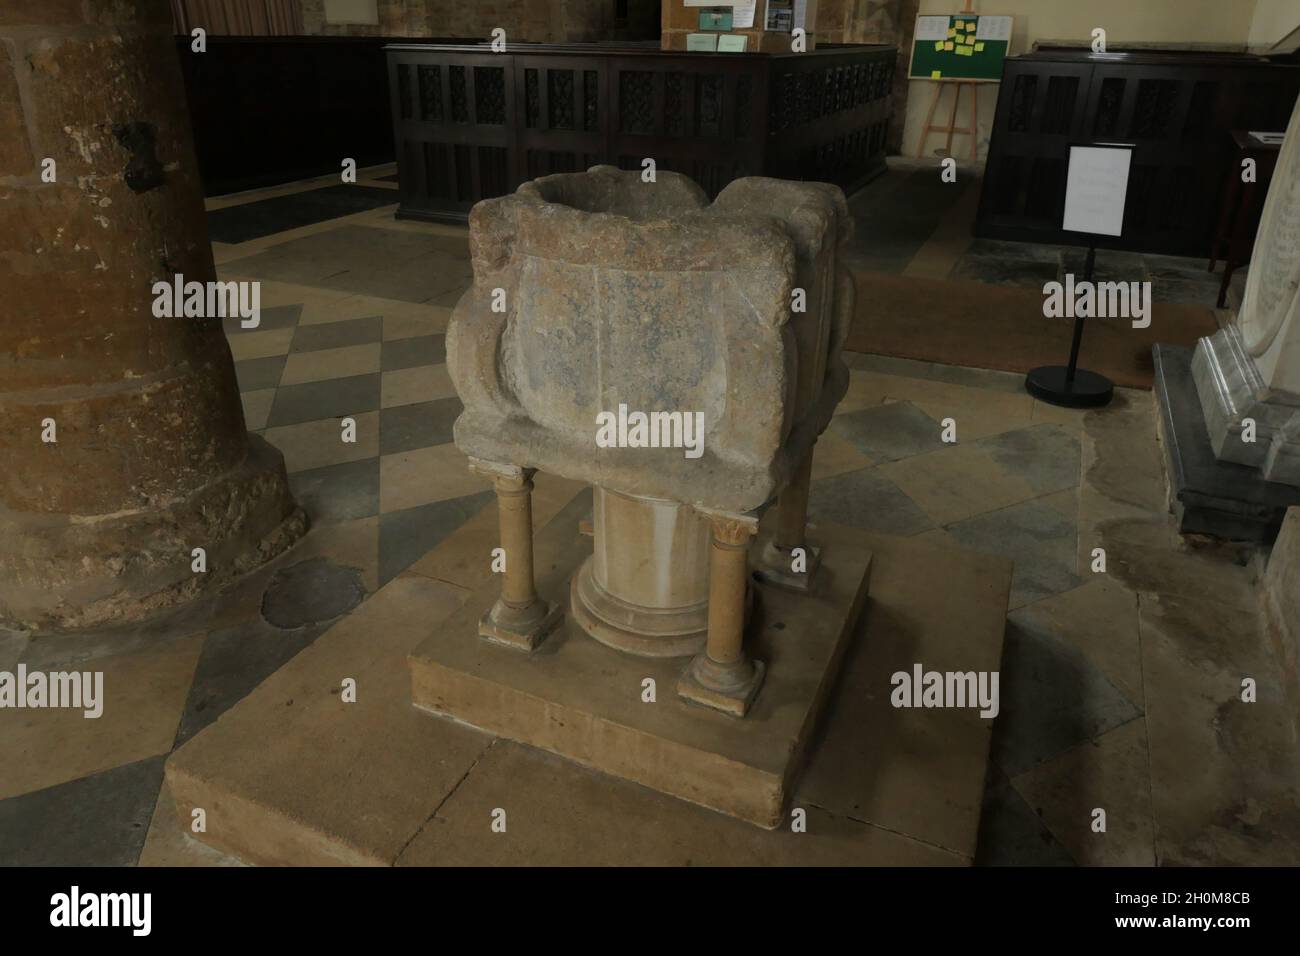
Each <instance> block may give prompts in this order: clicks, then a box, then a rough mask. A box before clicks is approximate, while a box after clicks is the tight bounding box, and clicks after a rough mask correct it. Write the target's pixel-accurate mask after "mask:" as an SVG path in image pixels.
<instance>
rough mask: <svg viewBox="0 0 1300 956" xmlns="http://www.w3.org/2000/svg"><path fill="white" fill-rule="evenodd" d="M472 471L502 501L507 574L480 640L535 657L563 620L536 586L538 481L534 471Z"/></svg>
mask: <svg viewBox="0 0 1300 956" xmlns="http://www.w3.org/2000/svg"><path fill="white" fill-rule="evenodd" d="M470 467H471V469H473V470H474V471H476V472H477V473H478V474H481V475H483V476H484V477H486V478H489V479H491V481H492V485H493V487H494V489H495V490H496V495H497V514H498V519H499V521H500V529H501V547H502V549H503V550H504V551H505V569H504V570H503V571H502V575H501V597H499V598H498V599H497V602H496V603H495V604H494V605H492V607H491V608H490V609H489V610H488V612H487V613H486V614H484V615H483V618H482V620H481V621H479V635H480V636H482V637H485V638H487V639H488V640H490V641H494V642H495V643H498V644H505V645H508V646H510V647H514V648H518V649H519V650H525V651H531V650H533V649H534V648H535V647H537V645H539V644H541V643H542V641H544V640H546V637H547V635H549V634H550V633H551V632H552V631H553V630H555V627H556V625H557V624H559V623H560V620H561V619H562V617H563V615H562V613H561V609H560V608H559V606H558V605H555V604H549V603H547V602H546V601H544V600H542V599H541V598H540V597H539V596H538V594H537V587H536V584H535V583H534V580H533V497H532V496H533V480H532V479H533V475H534V474H536V471H535V470H534V469H532V468H520V467H519V466H518V465H503V464H499V463H496V462H486V461H479V460H477V459H471V460H470Z"/></svg>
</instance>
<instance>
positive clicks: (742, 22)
mask: <svg viewBox="0 0 1300 956" xmlns="http://www.w3.org/2000/svg"><path fill="white" fill-rule="evenodd" d="M757 6H758V0H737V3H736V5H735V6H734V7H732V8H731V28H732V29H733V30H748V29H749V28H750V27H752V26H753V25H754V8H755V7H757Z"/></svg>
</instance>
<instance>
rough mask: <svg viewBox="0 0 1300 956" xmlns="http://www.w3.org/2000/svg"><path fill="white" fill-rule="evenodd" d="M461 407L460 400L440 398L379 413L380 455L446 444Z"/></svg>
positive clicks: (450, 437)
mask: <svg viewBox="0 0 1300 956" xmlns="http://www.w3.org/2000/svg"><path fill="white" fill-rule="evenodd" d="M463 409H464V406H463V405H462V404H461V403H460V399H459V398H440V399H438V400H437V401H432V402H419V403H417V404H415V405H398V406H397V407H395V408H385V409H384V410H383V411H381V412H380V413H379V454H381V455H395V454H397V453H398V452H403V451H413V450H414V449H416V448H428V447H429V446H430V445H445V444H446V443H447V442H449V441H451V439H452V426H453V425H454V424H455V423H456V419H457V418H458V417H459V416H460V413H461V411H462V410H463Z"/></svg>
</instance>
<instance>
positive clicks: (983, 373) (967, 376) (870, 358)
mask: <svg viewBox="0 0 1300 956" xmlns="http://www.w3.org/2000/svg"><path fill="white" fill-rule="evenodd" d="M844 362H845V364H847V365H848V367H849V368H851V369H855V370H858V371H865V372H879V373H881V374H882V375H898V376H902V377H903V378H922V379H926V380H928V381H932V382H948V383H950V384H952V385H967V386H969V387H971V388H982V389H986V390H988V391H994V392H1006V393H1007V394H1010V395H1023V394H1024V391H1025V376H1024V375H1023V374H1021V373H1019V372H999V371H996V370H994V369H985V368H968V367H966V366H964V365H940V364H939V363H937V362H924V361H920V360H918V359H906V358H896V357H895V356H892V355H873V354H870V353H867V352H845V353H844Z"/></svg>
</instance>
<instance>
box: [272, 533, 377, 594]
mask: <svg viewBox="0 0 1300 956" xmlns="http://www.w3.org/2000/svg"><path fill="white" fill-rule="evenodd" d="M316 557H321V558H328V559H329V560H330V561H331V562H333V563H334V564H336V565H339V566H340V567H345V568H355V569H356V570H357V571H358V572H360V574H361V580H362V582H363V583H364V584H365V586H366V590H367V591H368V592H369V593H371V594H373V593H375V592H376V591H378V590H379V516H378V515H372V516H370V517H368V518H355V519H353V520H352V521H340V522H337V523H335V524H325V525H319V526H315V527H312V528H311V529H310V530H309V531H308V532H307V534H306V535H305V536H304V537H303V538H302V540H301V541H299V542H298V544H297V545H295V546H294V548H293V550H292V551H290V552H289V555H288V557H287V558H286V561H287V562H289V563H293V564H296V563H298V562H300V561H306V560H308V559H310V558H316Z"/></svg>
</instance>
